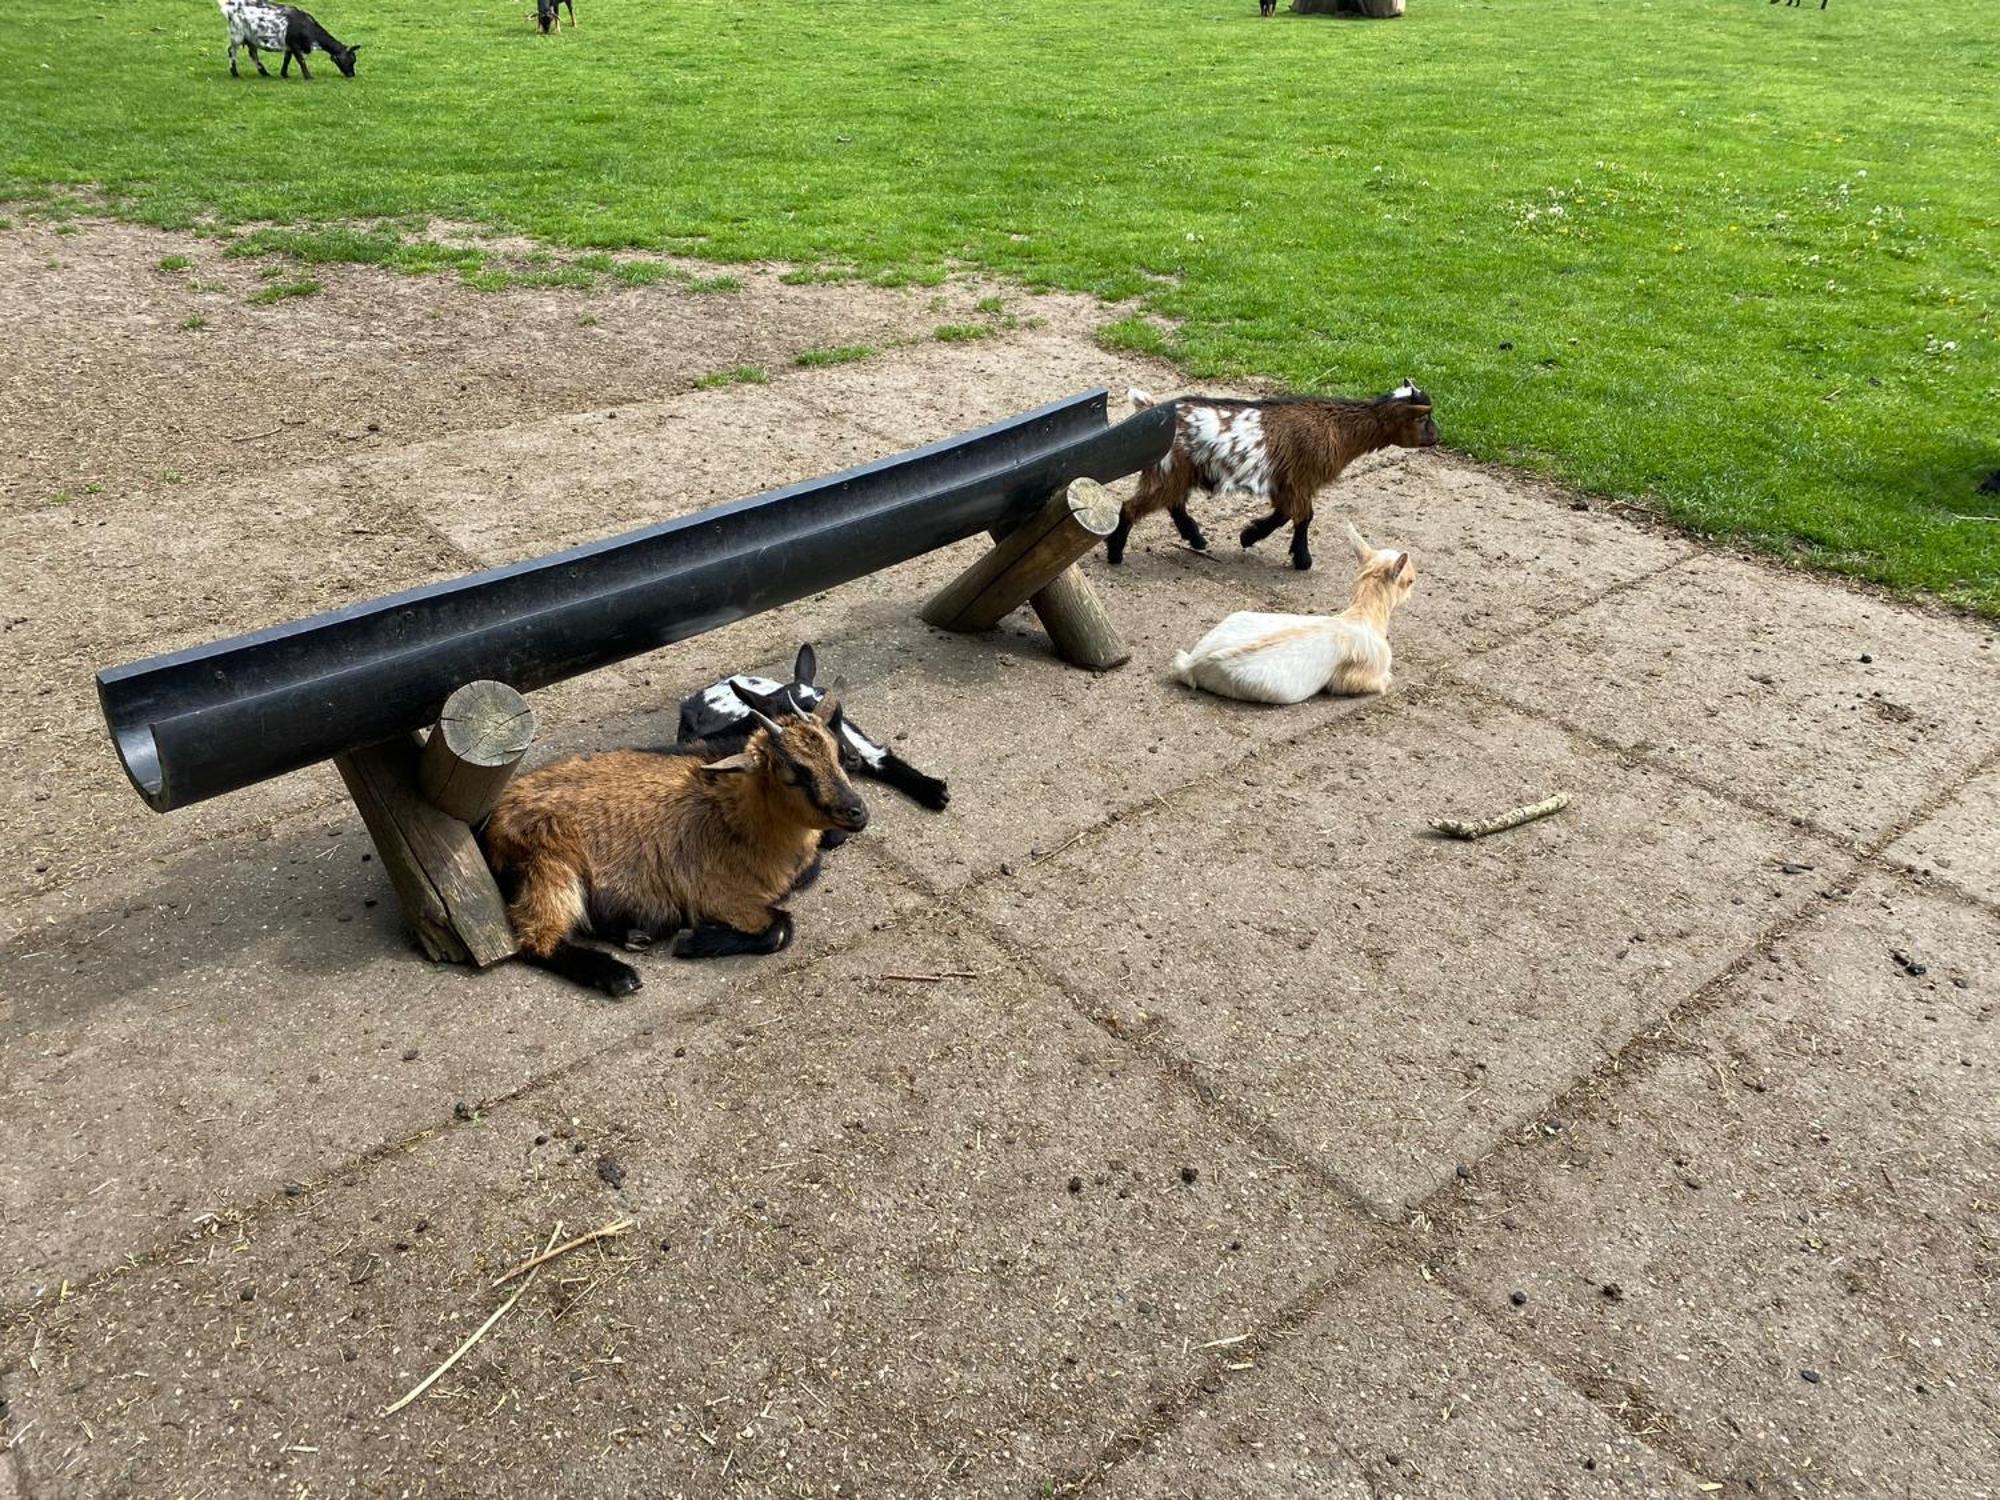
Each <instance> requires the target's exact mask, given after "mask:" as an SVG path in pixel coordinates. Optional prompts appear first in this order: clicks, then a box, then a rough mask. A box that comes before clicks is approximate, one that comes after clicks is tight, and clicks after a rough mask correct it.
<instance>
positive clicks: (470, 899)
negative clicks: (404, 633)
mask: <svg viewBox="0 0 2000 1500" xmlns="http://www.w3.org/2000/svg"><path fill="white" fill-rule="evenodd" d="M421 754H422V747H421V742H420V741H419V739H418V737H417V736H416V735H414V734H411V735H403V736H400V737H398V738H396V739H392V740H384V741H383V742H382V743H381V744H379V745H370V746H368V747H366V748H365V749H361V750H356V751H354V752H353V753H351V754H348V755H343V756H340V757H339V758H337V759H336V760H335V761H334V765H335V766H337V767H338V768H339V770H340V775H341V779H342V780H343V781H345V782H346V783H347V790H348V793H349V795H351V796H352V797H353V798H354V805H355V806H356V807H357V808H359V809H360V811H361V819H362V821H363V822H364V823H366V824H367V825H368V836H369V837H370V838H371V839H373V840H374V841H375V852H376V853H377V854H378V855H379V856H380V857H381V860H382V868H383V869H385V870H387V871H388V872H389V879H390V881H391V882H392V883H393V884H394V886H395V888H396V899H397V901H398V902H399V903H400V904H401V906H402V908H403V915H404V917H405V918H406V919H408V921H409V924H410V926H411V928H412V929H413V930H414V931H415V933H416V937H417V942H418V944H419V945H420V946H421V947H422V948H423V950H424V952H425V953H427V954H429V955H430V956H431V957H432V958H434V959H437V960H439V961H450V962H463V961H467V960H469V961H471V962H472V963H473V964H474V965H476V966H477V967H479V968H482V969H483V968H486V967H488V966H489V965H492V964H496V963H499V962H500V961H501V960H502V959H504V958H509V957H511V956H512V955H513V954H514V952H515V951H516V945H515V942H514V929H513V927H512V926H511V925H510V924H509V923H508V921H507V905H506V903H505V902H504V901H502V900H501V899H500V887H499V885H498V884H497V883H496V882H495V881H494V879H493V872H492V870H491V869H489V868H488V867H487V864H486V856H485V855H484V854H482V853H481V852H480V849H479V843H478V840H476V839H475V838H474V837H473V835H472V830H471V828H469V827H467V826H466V824H465V823H464V822H463V821H461V820H460V819H458V818H454V817H453V816H451V814H449V813H446V812H440V811H439V810H438V809H437V808H435V807H432V806H431V805H430V804H429V803H428V802H426V801H424V799H423V796H422V794H421V792H420V791H419V789H418V772H417V765H418V760H419V758H420V756H421Z"/></svg>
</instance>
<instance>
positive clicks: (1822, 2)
mask: <svg viewBox="0 0 2000 1500" xmlns="http://www.w3.org/2000/svg"><path fill="white" fill-rule="evenodd" d="M1771 3H1772V4H1773V5H1776V4H1778V3H1779V0H1771ZM1784 3H1785V4H1786V5H1797V4H1798V3H1799V0H1784ZM1819 8H1820V9H1821V10H1825V9H1826V0H1819Z"/></svg>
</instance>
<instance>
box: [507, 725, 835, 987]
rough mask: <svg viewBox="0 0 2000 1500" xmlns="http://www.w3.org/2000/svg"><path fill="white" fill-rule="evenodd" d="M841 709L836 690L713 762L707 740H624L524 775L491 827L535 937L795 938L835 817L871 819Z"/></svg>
mask: <svg viewBox="0 0 2000 1500" xmlns="http://www.w3.org/2000/svg"><path fill="white" fill-rule="evenodd" d="M838 712H839V705H838V702H837V700H836V699H834V697H833V696H832V695H831V694H829V695H828V696H827V697H826V698H824V699H822V700H821V702H820V704H819V706H818V710H817V711H816V714H815V715H799V714H787V715H785V716H784V717H782V718H780V719H779V720H778V721H777V722H778V726H779V728H780V729H781V730H782V732H783V733H782V742H781V743H780V744H774V741H773V736H772V734H771V731H770V730H769V729H765V728H759V729H758V730H757V731H756V732H755V733H754V734H753V735H752V736H751V737H750V740H749V742H748V744H746V745H745V747H744V749H743V752H742V753H741V754H739V755H733V756H729V757H727V758H726V759H723V760H720V761H716V762H713V763H710V764H704V763H703V760H702V758H701V757H700V756H699V755H698V754H686V753H679V754H677V753H670V752H659V751H648V750H610V751H605V752H603V753H602V754H598V755H586V756H572V757H570V758H568V759H565V760H560V761H556V762H554V763H553V764H551V765H548V766H544V767H543V768H542V769H540V770H538V771H533V772H530V773H529V774H528V775H526V776H523V777H520V778H519V779H518V780H516V781H515V782H514V783H513V784H512V785H510V786H509V787H508V788H507V790H506V791H505V793H503V794H502V796H501V798H500V802H499V804H498V806H496V807H495V808H494V810H493V815H492V817H491V818H490V819H489V820H488V822H487V824H486V828H485V831H484V834H483V840H484V843H485V846H486V852H487V857H488V858H489V859H490V860H491V862H492V864H493V868H494V871H495V873H496V874H497V875H499V876H500V877H501V879H502V881H503V882H504V883H508V884H511V886H512V888H513V898H512V900H511V901H510V902H509V904H508V916H509V917H510V918H511V920H512V921H513V924H514V931H515V935H516V937H517V938H518V939H519V941H520V944H521V949H522V952H523V953H524V954H525V955H526V956H527V957H528V958H530V959H531V960H537V961H547V960H550V959H552V958H555V957H557V955H558V954H559V953H560V951H561V950H562V949H563V948H564V947H565V946H566V945H569V944H571V942H572V940H573V939H574V938H575V937H576V936H578V935H579V934H580V933H581V932H582V931H584V930H585V928H586V926H588V927H591V928H594V929H595V930H596V931H597V932H598V934H599V935H600V936H604V937H609V938H613V939H623V938H626V937H627V936H628V934H630V935H631V936H633V937H634V938H635V939H639V940H641V941H650V940H651V939H653V938H657V937H660V936H664V935H665V934H668V933H671V932H674V931H676V930H678V929H680V928H683V927H692V928H695V929H696V934H695V936H696V938H701V937H702V935H703V932H704V930H708V931H709V935H710V937H711V938H713V937H714V935H715V934H714V931H713V930H714V929H728V931H729V932H730V933H733V934H735V936H736V937H737V938H739V939H742V940H743V941H742V942H741V943H740V944H737V945H736V946H731V947H726V948H716V947H713V946H711V947H709V948H706V949H697V947H696V946H694V945H692V944H686V945H683V947H682V948H681V950H680V951H681V953H682V954H683V955H685V956H702V954H704V953H710V952H722V951H775V950H776V949H777V948H780V947H783V946H784V945H785V943H787V942H789V941H790V938H791V921H790V917H789V915H788V914H787V913H786V912H784V911H783V910H782V909H781V908H780V907H779V906H778V903H779V902H780V901H782V900H783V899H784V898H785V896H787V895H788V894H789V893H790V892H791V891H793V890H794V889H796V888H797V887H798V886H799V885H800V884H801V883H803V882H804V881H805V880H807V879H809V878H810V877H811V875H812V874H813V873H815V871H816V865H817V861H818V855H819V843H820V837H821V834H822V832H823V831H825V830H827V829H834V828H838V829H841V830H844V831H852V830H855V829H858V828H860V827H862V826H864V825H865V824H866V822H867V819H868V809H867V807H866V805H865V804H864V803H863V802H862V800H861V798H860V797H859V796H858V795H857V794H856V793H855V791H854V788H853V786H852V784H851V783H850V782H849V781H848V779H847V774H846V772H845V771H844V770H843V769H842V768H841V764H840V750H839V745H838V743H837V741H836V739H835V737H834V733H833V732H830V730H829V727H828V722H829V721H830V722H832V723H835V724H837V722H838V719H837V715H838ZM604 957H605V958H606V962H607V963H608V962H609V960H608V956H604ZM555 967H562V965H560V964H558V965H555ZM597 967H598V968H599V969H602V968H603V967H604V965H602V964H600V965H598V966H597ZM613 967H616V968H622V967H623V966H622V965H614V966H613ZM627 972H630V971H629V970H628V971H627ZM585 982H594V981H592V980H586V981H585ZM631 987H632V988H636V987H637V977H636V974H635V975H633V978H632V985H631ZM618 992H628V991H618Z"/></svg>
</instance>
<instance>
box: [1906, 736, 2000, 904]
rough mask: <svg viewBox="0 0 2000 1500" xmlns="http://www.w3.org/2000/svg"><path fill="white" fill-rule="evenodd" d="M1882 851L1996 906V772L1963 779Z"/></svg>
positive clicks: (1999, 774) (1999, 839)
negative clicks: (1945, 798)
mask: <svg viewBox="0 0 2000 1500" xmlns="http://www.w3.org/2000/svg"><path fill="white" fill-rule="evenodd" d="M1884 853H1885V854H1886V855H1887V856H1888V857H1889V858H1890V859H1895V860H1901V861H1902V862H1903V863H1904V864H1906V865H1908V866H1910V868H1912V869H1914V870H1921V871H1924V872H1925V873H1927V874H1928V873H1932V872H1935V873H1936V874H1937V875H1939V876H1941V877H1943V878H1944V879H1946V880H1949V881H1950V882H1951V883H1952V884H1953V885H1956V886H1958V887H1959V888H1960V889H1961V890H1964V891H1968V892H1970V893H1971V894H1972V895H1974V896H1977V897H1978V898H1979V899H1980V900H1982V901H1985V902H1987V903H1988V904H1990V905H1993V906H2000V769H1995V770H1989V771H1986V772H1984V773H1982V774H1981V775H1978V776H1974V777H1973V778H1972V779H1971V780H1969V781H1967V782H1966V783H1965V784H1964V785H1963V786H1961V787H1960V788H1959V789H1958V790H1957V791H1956V792H1954V793H1953V794H1952V796H1951V799H1950V800H1949V801H1947V802H1946V803H1945V804H1944V806H1942V807H1940V808H1939V809H1938V810H1937V811H1936V812H1935V813H1933V814H1931V816H1929V817H1928V818H1926V819H1924V820H1923V822H1921V823H1919V824H1917V826H1916V827H1915V828H1912V829H1911V830H1910V831H1909V832H1908V833H1906V834H1904V835H1903V836H1902V837H1901V838H1899V839H1897V840H1896V842H1895V843H1893V844H1891V845H1890V846H1889V847H1888V849H1886V850H1885V851H1884Z"/></svg>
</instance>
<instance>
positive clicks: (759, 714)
mask: <svg viewBox="0 0 2000 1500" xmlns="http://www.w3.org/2000/svg"><path fill="white" fill-rule="evenodd" d="M744 706H745V707H748V706H749V705H747V704H746V705H744ZM750 717H751V718H753V719H755V720H756V721H757V722H758V723H759V724H761V725H763V726H764V728H765V729H767V730H768V731H770V735H771V738H772V739H774V740H778V739H783V738H784V737H785V731H784V730H783V729H782V728H780V727H779V725H778V721H777V720H776V719H774V718H772V717H771V716H770V715H769V714H767V713H765V712H764V711H763V710H762V709H756V708H752V709H750Z"/></svg>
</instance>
